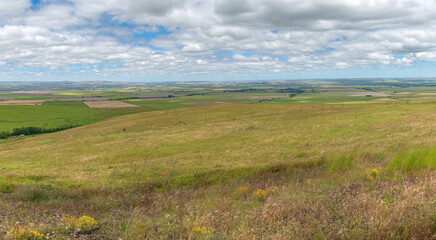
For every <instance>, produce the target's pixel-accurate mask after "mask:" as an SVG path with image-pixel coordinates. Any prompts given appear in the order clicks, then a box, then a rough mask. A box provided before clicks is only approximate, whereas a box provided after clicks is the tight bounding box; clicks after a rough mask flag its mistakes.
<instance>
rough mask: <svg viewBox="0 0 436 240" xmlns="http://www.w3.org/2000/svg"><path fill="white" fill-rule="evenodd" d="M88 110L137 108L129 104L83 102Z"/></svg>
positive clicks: (118, 102)
mask: <svg viewBox="0 0 436 240" xmlns="http://www.w3.org/2000/svg"><path fill="white" fill-rule="evenodd" d="M84 103H85V104H86V105H88V107H90V108H125V107H139V106H137V105H133V104H130V103H125V102H121V101H90V102H84Z"/></svg>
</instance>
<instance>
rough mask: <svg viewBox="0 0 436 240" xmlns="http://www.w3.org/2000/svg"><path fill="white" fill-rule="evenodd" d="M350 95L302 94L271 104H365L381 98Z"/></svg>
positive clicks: (277, 100)
mask: <svg viewBox="0 0 436 240" xmlns="http://www.w3.org/2000/svg"><path fill="white" fill-rule="evenodd" d="M350 95H352V94H333V93H304V94H300V95H298V96H296V97H292V98H280V99H276V100H274V102H273V103H305V104H307V103H312V104H324V103H325V104H331V103H337V104H345V103H348V104H349V103H361V102H362V103H365V102H368V101H370V100H374V99H377V98H382V97H374V96H372V97H365V96H350Z"/></svg>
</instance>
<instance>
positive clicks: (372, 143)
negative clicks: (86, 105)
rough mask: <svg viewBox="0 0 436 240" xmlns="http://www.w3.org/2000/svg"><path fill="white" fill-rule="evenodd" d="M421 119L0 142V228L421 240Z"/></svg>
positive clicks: (187, 119) (166, 129)
mask: <svg viewBox="0 0 436 240" xmlns="http://www.w3.org/2000/svg"><path fill="white" fill-rule="evenodd" d="M435 116H436V109H435V107H434V104H432V103H413V104H412V103H409V104H407V103H401V104H398V103H396V104H391V103H389V104H365V105H362V104H346V105H314V104H310V105H308V104H303V105H297V104H292V105H282V104H240V105H236V104H235V105H218V106H205V107H196V108H179V109H174V110H167V111H155V112H146V113H138V114H132V115H126V116H120V117H116V118H111V119H107V120H104V121H102V122H100V123H95V124H91V125H87V126H82V127H78V128H75V129H70V130H66V131H62V132H57V133H52V134H46V135H41V136H36V137H31V138H27V139H23V140H21V141H16V142H10V143H5V144H1V145H0V162H1V163H2V165H1V168H0V190H1V191H2V192H3V193H2V194H1V195H0V200H1V202H0V203H1V204H0V212H3V211H4V212H5V214H4V219H5V220H4V221H3V222H4V223H3V224H2V227H1V228H0V230H3V231H6V230H7V229H8V228H9V227H10V226H12V225H14V223H15V222H17V221H19V222H20V224H21V225H23V226H26V227H32V226H33V228H35V229H37V230H38V231H40V232H43V233H45V234H46V235H47V234H49V235H50V234H52V235H53V237H56V238H57V237H60V236H62V237H65V238H74V237H75V236H76V237H83V238H86V237H87V236H86V235H80V234H79V235H77V234H76V235H74V233H71V232H70V233H68V232H65V231H63V230H61V229H62V226H63V225H62V222H61V220H60V219H61V218H62V217H64V216H65V215H73V216H77V217H79V216H81V215H90V216H93V217H95V218H96V219H97V220H98V221H99V224H100V228H99V229H98V230H97V231H95V232H93V233H92V235H91V237H92V238H102V239H106V238H109V239H116V238H118V237H121V238H123V239H143V238H149V239H157V238H161V239H187V238H190V239H253V238H255V239H258V238H259V239H261V238H271V239H295V238H297V239H325V238H328V239H344V238H345V239H389V238H390V239H400V238H402V239H410V238H415V239H425V238H427V239H432V238H434V236H435V235H434V234H435V229H434V228H435V225H436V220H435V219H436V212H435V209H436V208H435V207H436V203H435V198H434V196H435V195H436V174H435V172H434V170H435V169H436V163H435V152H436V150H435V149H436V147H435V146H436V139H435V138H434V129H436V128H435V127H436V122H435V121H434V119H435ZM124 129H125V130H126V131H125V132H124ZM373 169H376V171H373V172H371V170H373ZM259 189H262V190H265V192H263V191H260V190H259ZM256 190H259V191H257V192H256ZM253 192H254V193H253ZM12 209H14V210H12ZM31 209H34V210H31ZM52 232H53V233H52ZM50 236H51V235H50ZM88 237H89V236H88Z"/></svg>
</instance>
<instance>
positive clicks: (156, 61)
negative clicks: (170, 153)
mask: <svg viewBox="0 0 436 240" xmlns="http://www.w3.org/2000/svg"><path fill="white" fill-rule="evenodd" d="M435 61H436V1H435V0H352V1H351V0H329V1H326V0H304V1H302V0H0V80H119V81H174V80H256V79H302V78H344V77H356V78H360V77H436V74H435V73H436V71H434V70H433V69H436V68H435V66H436V65H435Z"/></svg>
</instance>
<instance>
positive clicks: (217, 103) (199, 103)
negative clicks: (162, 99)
mask: <svg viewBox="0 0 436 240" xmlns="http://www.w3.org/2000/svg"><path fill="white" fill-rule="evenodd" d="M244 103H254V101H242V102H193V103H185V104H189V105H194V106H209V105H219V104H244Z"/></svg>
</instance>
